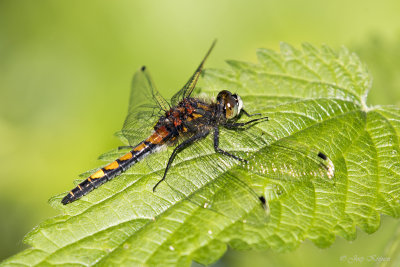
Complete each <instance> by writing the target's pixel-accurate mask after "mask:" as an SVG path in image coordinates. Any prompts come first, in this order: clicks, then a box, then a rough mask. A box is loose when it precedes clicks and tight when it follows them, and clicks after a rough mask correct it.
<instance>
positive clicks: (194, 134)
mask: <svg viewBox="0 0 400 267" xmlns="http://www.w3.org/2000/svg"><path fill="white" fill-rule="evenodd" d="M215 43H216V41H214V42H213V43H212V45H211V47H210V48H209V50H208V51H207V53H206V55H205V56H204V58H203V60H202V61H201V63H200V64H199V66H198V67H197V69H196V70H195V72H194V74H193V75H192V76H191V77H190V78H189V80H188V81H187V82H186V84H185V85H184V86H183V87H182V89H181V90H179V91H178V92H177V93H175V94H174V95H173V96H172V98H171V100H170V101H167V100H166V99H165V98H164V97H163V96H162V95H161V94H160V93H159V91H158V90H157V89H156V87H155V85H154V82H153V80H152V79H151V76H150V74H149V72H148V70H147V68H146V67H145V66H143V67H142V68H141V69H140V70H139V71H137V72H136V73H135V75H134V77H133V80H132V90H131V96H130V105H129V110H128V115H127V117H126V119H125V122H124V125H123V128H122V131H121V133H122V135H123V136H124V137H125V138H126V139H127V140H128V142H129V144H130V151H129V152H128V153H126V154H125V155H123V156H121V157H119V158H118V159H116V160H114V161H113V162H111V163H109V164H108V165H106V166H104V167H102V168H100V169H99V170H97V171H96V172H94V173H93V174H92V175H90V176H89V177H88V178H87V179H85V180H84V181H83V182H81V183H80V184H78V185H77V186H76V187H75V188H73V189H72V190H71V191H70V192H69V193H68V194H67V195H66V196H65V197H64V198H63V199H62V200H61V203H62V204H64V205H66V204H69V203H71V202H73V201H76V200H78V199H80V198H81V197H83V196H84V195H86V194H88V193H89V192H91V191H92V190H94V189H95V188H98V187H99V186H100V185H102V184H104V183H106V182H107V181H110V180H111V179H113V178H115V177H117V176H119V175H121V174H122V173H123V172H125V171H126V170H127V169H129V168H131V167H132V166H133V165H134V164H135V163H137V162H139V161H141V160H143V159H144V158H146V157H147V156H149V155H150V154H152V153H155V152H157V151H160V150H161V149H162V148H163V147H166V146H174V149H173V151H172V153H171V155H170V156H169V159H168V161H167V163H166V166H165V170H164V172H163V176H162V177H161V179H159V181H158V182H157V183H156V184H154V186H153V192H155V191H156V189H157V187H158V186H159V185H160V184H161V183H162V182H163V181H165V179H166V177H167V174H168V171H169V170H170V168H171V166H172V163H173V161H174V159H175V158H176V156H177V154H178V153H179V152H181V151H182V150H184V149H187V148H189V147H190V146H191V145H192V144H194V143H195V142H197V141H199V140H201V139H204V138H205V137H207V136H208V135H209V134H213V146H214V150H215V152H216V153H218V154H221V155H222V156H224V157H227V158H231V159H234V160H235V161H237V162H239V164H242V165H246V166H247V167H248V168H249V164H250V163H249V161H248V160H247V159H244V158H241V157H239V156H237V155H235V154H233V153H231V152H228V151H226V150H224V149H223V148H221V147H220V145H219V143H220V141H219V140H220V128H221V127H223V128H227V129H230V130H236V129H244V127H247V126H251V125H254V124H257V123H260V122H264V121H268V117H266V116H262V115H261V114H259V113H255V114H250V113H248V112H247V111H246V110H245V109H244V103H243V101H242V99H241V98H240V96H239V95H238V94H236V93H232V92H230V91H228V90H222V91H220V92H219V93H218V95H217V97H216V100H215V101H208V100H204V99H200V98H197V97H193V96H192V93H193V91H194V89H195V87H196V84H197V82H198V80H199V78H200V75H201V73H202V70H203V66H204V63H205V61H206V59H207V58H208V56H209V55H210V53H211V51H212V50H213V48H214V46H215ZM242 116H246V117H248V118H249V119H248V120H247V121H245V122H239V121H238V118H240V117H242ZM252 117H256V118H254V119H253V118H252ZM154 118H157V119H156V120H153V119H154ZM152 120H153V121H152ZM151 122H152V123H154V122H155V125H154V124H153V125H154V126H153V129H152V132H150V133H148V132H146V130H147V127H144V125H149V123H151ZM293 150H294V151H295V153H296V155H300V156H304V158H311V162H312V163H313V166H315V168H314V169H315V170H318V174H319V175H322V176H325V177H328V178H331V175H332V167H331V165H330V164H328V163H327V162H328V161H329V158H328V157H327V156H326V155H325V154H324V153H322V152H319V151H318V152H316V153H314V154H313V155H312V156H310V153H308V152H307V153H306V152H301V151H300V150H298V151H296V148H295V149H292V151H293ZM263 164H264V165H262V164H260V165H259V166H261V169H262V171H263V172H264V171H265V168H268V167H267V166H266V164H265V163H263ZM293 166H295V160H294V161H293ZM269 169H271V170H276V167H275V166H273V165H272V166H270V167H269ZM281 172H285V171H284V170H283V169H281ZM314 173H315V171H314ZM241 184H243V183H241ZM244 186H246V185H244ZM258 199H259V200H260V201H261V202H262V204H263V205H265V198H264V197H263V196H259V197H258Z"/></svg>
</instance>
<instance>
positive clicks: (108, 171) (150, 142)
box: [61, 127, 171, 205]
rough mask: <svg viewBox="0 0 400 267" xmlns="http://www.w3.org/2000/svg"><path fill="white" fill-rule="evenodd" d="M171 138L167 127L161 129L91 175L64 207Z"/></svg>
mask: <svg viewBox="0 0 400 267" xmlns="http://www.w3.org/2000/svg"><path fill="white" fill-rule="evenodd" d="M170 136H171V134H170V133H169V132H168V130H167V129H166V128H165V127H160V128H159V129H157V130H156V131H155V132H154V133H153V134H152V135H151V136H150V137H149V138H147V139H146V140H145V141H143V142H141V143H139V144H138V145H137V146H135V147H134V148H133V149H132V150H131V151H130V152H129V153H127V154H125V155H124V156H122V157H120V158H118V159H116V160H114V161H113V162H111V163H110V164H108V165H107V166H105V167H103V168H101V169H100V170H98V171H96V172H95V173H93V174H92V175H90V176H89V177H88V178H87V179H86V180H85V181H83V182H82V183H80V184H79V185H78V186H77V187H75V188H74V189H72V190H71V191H70V192H69V193H68V195H66V196H65V197H64V198H63V199H62V200H61V203H62V204H64V205H66V204H68V203H71V202H73V201H75V200H77V199H79V198H81V197H82V196H84V195H86V194H88V193H89V192H90V191H92V190H93V189H95V188H97V187H99V186H100V185H102V184H104V183H105V182H107V181H109V180H111V179H113V178H114V177H116V176H118V175H120V174H121V173H122V172H124V171H126V170H127V169H128V168H130V167H131V166H132V165H133V164H135V163H136V162H138V161H140V160H141V159H143V158H145V157H146V156H147V155H149V154H151V153H153V152H154V151H155V150H156V149H157V148H158V147H160V146H161V145H163V144H164V143H165V142H166V141H167V140H168V139H169V138H170Z"/></svg>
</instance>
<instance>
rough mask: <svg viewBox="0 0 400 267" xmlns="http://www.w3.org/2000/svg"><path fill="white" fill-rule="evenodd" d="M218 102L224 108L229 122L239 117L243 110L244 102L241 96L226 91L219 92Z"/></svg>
mask: <svg viewBox="0 0 400 267" xmlns="http://www.w3.org/2000/svg"><path fill="white" fill-rule="evenodd" d="M217 102H218V104H219V105H221V106H222V107H223V109H224V114H225V118H227V119H228V120H230V119H233V118H235V117H236V116H238V115H239V113H240V111H241V110H242V108H243V101H242V99H241V98H240V96H238V95H237V94H232V93H231V92H229V91H226V90H223V91H221V92H219V94H218V96H217Z"/></svg>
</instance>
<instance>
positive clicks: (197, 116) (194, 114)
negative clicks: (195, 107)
mask: <svg viewBox="0 0 400 267" xmlns="http://www.w3.org/2000/svg"><path fill="white" fill-rule="evenodd" d="M192 116H193V118H194V119H197V118H201V117H203V115H201V114H199V113H192Z"/></svg>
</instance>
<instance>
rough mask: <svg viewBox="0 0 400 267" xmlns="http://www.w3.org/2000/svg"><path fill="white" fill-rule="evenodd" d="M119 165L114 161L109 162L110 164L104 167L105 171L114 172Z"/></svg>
mask: <svg viewBox="0 0 400 267" xmlns="http://www.w3.org/2000/svg"><path fill="white" fill-rule="evenodd" d="M118 166H119V164H118V162H116V161H113V162H111V163H110V164H108V165H107V166H105V167H104V169H105V170H114V169H116V168H118Z"/></svg>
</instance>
